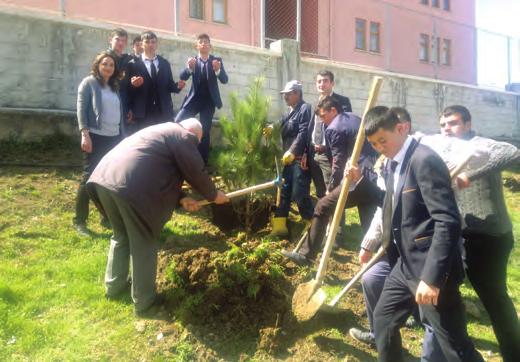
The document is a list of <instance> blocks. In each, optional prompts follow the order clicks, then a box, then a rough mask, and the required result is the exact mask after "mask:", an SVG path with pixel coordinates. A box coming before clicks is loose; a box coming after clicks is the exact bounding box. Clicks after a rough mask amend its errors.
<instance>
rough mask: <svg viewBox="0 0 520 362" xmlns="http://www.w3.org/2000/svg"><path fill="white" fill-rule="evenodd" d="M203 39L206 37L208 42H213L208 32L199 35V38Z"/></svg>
mask: <svg viewBox="0 0 520 362" xmlns="http://www.w3.org/2000/svg"><path fill="white" fill-rule="evenodd" d="M203 39H205V40H207V41H208V42H210V43H211V39H210V38H209V35H208V34H206V33H201V34H199V35H197V40H203Z"/></svg>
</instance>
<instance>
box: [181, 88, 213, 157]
mask: <svg viewBox="0 0 520 362" xmlns="http://www.w3.org/2000/svg"><path fill="white" fill-rule="evenodd" d="M208 98H209V96H208ZM197 114H199V116H200V123H201V124H202V139H201V140H200V143H199V147H198V148H199V153H200V155H201V156H202V159H203V160H204V164H206V165H207V164H208V158H209V150H210V144H211V142H210V135H211V126H212V125H213V115H214V114H215V105H214V104H213V101H212V100H210V99H201V98H200V97H196V98H194V99H193V100H192V102H190V103H189V104H187V105H184V106H183V107H182V108H181V110H180V111H179V113H178V114H177V117H175V122H180V121H183V120H185V119H188V118H191V117H195V115H197Z"/></svg>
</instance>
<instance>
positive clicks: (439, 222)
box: [390, 140, 464, 288]
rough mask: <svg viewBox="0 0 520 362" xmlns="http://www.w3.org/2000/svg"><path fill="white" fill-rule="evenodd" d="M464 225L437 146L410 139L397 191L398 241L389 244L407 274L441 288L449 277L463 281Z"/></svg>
mask: <svg viewBox="0 0 520 362" xmlns="http://www.w3.org/2000/svg"><path fill="white" fill-rule="evenodd" d="M460 228H461V227H460V214H459V211H458V207H457V204H456V202H455V196H454V194H453V189H452V188H451V180H450V175H449V172H448V169H447V167H446V164H445V163H444V162H443V161H442V159H441V158H440V157H439V156H438V155H437V154H436V153H435V152H434V151H433V150H431V149H430V148H428V147H426V146H424V145H420V144H419V143H418V142H417V141H415V140H412V143H411V145H410V147H409V148H408V151H407V153H406V156H405V158H404V161H403V164H402V166H401V171H400V175H399V181H398V183H397V188H396V192H395V194H394V203H393V216H392V233H393V238H394V240H395V243H393V242H390V248H395V249H396V250H397V252H398V253H399V256H400V258H401V262H402V263H403V266H404V273H405V275H408V276H410V277H411V278H414V279H416V280H422V281H424V282H425V283H426V284H428V285H433V286H435V287H438V288H441V287H442V286H443V285H444V284H445V283H446V281H447V280H448V279H449V280H450V281H453V282H455V283H460V282H462V280H463V278H464V271H463V268H462V259H461V254H460V244H459V239H460ZM390 254H391V253H390Z"/></svg>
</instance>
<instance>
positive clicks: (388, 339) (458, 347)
mask: <svg viewBox="0 0 520 362" xmlns="http://www.w3.org/2000/svg"><path fill="white" fill-rule="evenodd" d="M403 268H404V266H403V264H402V263H401V261H400V260H399V261H398V263H397V264H396V265H395V266H394V267H393V269H392V271H391V272H390V275H389V276H388V277H387V279H386V282H385V285H384V287H383V292H382V293H381V297H380V298H379V301H378V302H377V305H376V309H375V311H374V332H375V338H376V345H377V352H378V357H379V361H385V362H386V361H388V362H398V361H403V355H402V347H401V333H400V331H399V329H400V328H401V327H402V326H403V325H404V323H405V322H406V319H407V318H408V316H409V315H410V313H412V311H413V309H414V306H415V305H416V304H415V293H416V291H417V286H418V285H419V281H418V280H416V279H413V278H410V277H407V276H406V275H405V273H404V272H403ZM419 312H420V314H421V320H422V321H423V322H425V323H427V324H429V325H430V326H431V327H432V328H433V331H434V333H435V337H436V338H437V341H438V342H439V345H440V347H441V349H442V353H443V354H444V357H445V358H446V360H447V361H450V362H451V361H468V362H469V361H471V362H472V361H484V360H483V359H482V356H481V355H480V354H479V353H478V352H477V351H476V350H475V347H474V346H473V342H471V340H470V338H469V336H468V332H467V329H466V317H465V312H464V306H463V304H462V298H461V296H460V292H459V286H458V285H457V284H455V283H453V282H450V281H448V282H447V283H446V285H445V286H444V287H443V288H442V289H441V292H440V295H439V301H438V305H437V306H433V305H420V306H419Z"/></svg>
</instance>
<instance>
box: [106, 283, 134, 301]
mask: <svg viewBox="0 0 520 362" xmlns="http://www.w3.org/2000/svg"><path fill="white" fill-rule="evenodd" d="M131 290H132V281H131V280H128V281H127V284H126V285H125V287H124V288H123V289H121V290H120V291H119V292H117V293H110V294H109V293H107V292H105V299H106V300H122V299H124V298H125V297H126V296H127V295H128V293H130V291H131Z"/></svg>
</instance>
